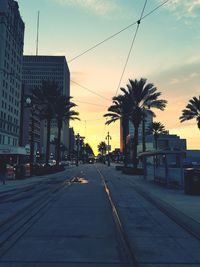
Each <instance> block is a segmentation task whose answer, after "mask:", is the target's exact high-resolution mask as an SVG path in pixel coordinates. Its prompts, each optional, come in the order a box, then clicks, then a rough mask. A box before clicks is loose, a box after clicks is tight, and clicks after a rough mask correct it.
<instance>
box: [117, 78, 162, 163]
mask: <svg viewBox="0 0 200 267" xmlns="http://www.w3.org/2000/svg"><path fill="white" fill-rule="evenodd" d="M146 81H147V79H144V78H141V79H140V80H137V79H135V80H129V84H127V89H124V88H121V90H122V91H123V92H124V95H125V96H126V97H127V98H128V99H129V102H130V106H131V114H130V121H131V122H132V124H133V126H134V140H133V166H134V168H137V164H138V161H137V145H138V128H139V126H140V124H141V123H142V121H143V119H144V117H145V114H146V113H147V112H148V113H150V114H152V116H155V114H154V112H153V111H152V110H151V108H159V109H160V110H164V108H165V106H166V103H167V101H166V100H159V99H158V97H159V96H160V95H161V93H160V92H158V91H157V88H156V87H155V86H154V85H153V84H151V83H149V84H146Z"/></svg>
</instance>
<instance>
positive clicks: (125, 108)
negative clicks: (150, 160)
mask: <svg viewBox="0 0 200 267" xmlns="http://www.w3.org/2000/svg"><path fill="white" fill-rule="evenodd" d="M108 112H109V113H106V114H105V115H104V117H106V118H107V117H109V118H110V119H109V120H108V121H107V122H106V124H108V125H109V124H110V123H113V122H115V121H117V120H120V124H121V127H122V139H123V154H124V165H125V166H127V145H126V137H127V135H128V133H129V117H130V112H131V105H130V101H129V99H128V98H127V97H126V96H125V95H118V96H115V97H113V104H112V105H111V106H110V107H109V108H108Z"/></svg>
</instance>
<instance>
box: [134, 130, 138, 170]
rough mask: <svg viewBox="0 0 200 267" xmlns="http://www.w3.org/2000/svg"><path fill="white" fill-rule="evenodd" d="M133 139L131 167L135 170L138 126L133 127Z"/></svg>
mask: <svg viewBox="0 0 200 267" xmlns="http://www.w3.org/2000/svg"><path fill="white" fill-rule="evenodd" d="M134 129H135V131H134V139H133V167H134V169H137V165H138V160H137V145H138V126H135V125H134Z"/></svg>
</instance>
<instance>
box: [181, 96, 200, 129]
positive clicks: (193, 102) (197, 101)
mask: <svg viewBox="0 0 200 267" xmlns="http://www.w3.org/2000/svg"><path fill="white" fill-rule="evenodd" d="M179 119H180V121H181V122H184V121H187V120H192V119H196V121H197V127H198V128H199V129H200V96H199V97H198V98H197V97H195V96H194V97H193V98H192V99H190V100H189V103H188V104H187V106H186V108H185V109H183V110H182V116H180V118H179Z"/></svg>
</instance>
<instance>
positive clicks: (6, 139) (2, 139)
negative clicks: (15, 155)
mask: <svg viewBox="0 0 200 267" xmlns="http://www.w3.org/2000/svg"><path fill="white" fill-rule="evenodd" d="M0 145H12V146H17V145H18V140H17V138H13V137H10V136H6V135H4V134H0Z"/></svg>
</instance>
